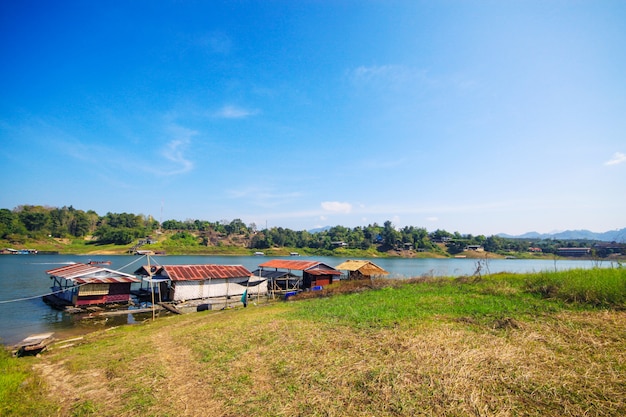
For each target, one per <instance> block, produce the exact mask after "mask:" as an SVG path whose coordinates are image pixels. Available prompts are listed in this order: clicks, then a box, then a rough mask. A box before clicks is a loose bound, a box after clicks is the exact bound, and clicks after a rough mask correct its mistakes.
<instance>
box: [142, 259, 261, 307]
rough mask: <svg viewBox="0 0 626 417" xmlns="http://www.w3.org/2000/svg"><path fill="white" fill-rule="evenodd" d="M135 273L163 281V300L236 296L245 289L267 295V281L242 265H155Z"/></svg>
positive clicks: (254, 293) (240, 294)
mask: <svg viewBox="0 0 626 417" xmlns="http://www.w3.org/2000/svg"><path fill="white" fill-rule="evenodd" d="M135 274H137V275H140V276H143V277H150V279H154V280H162V282H163V283H162V284H161V286H160V288H159V292H160V295H161V299H162V300H163V301H173V302H179V303H180V302H185V301H190V300H205V299H210V298H226V299H230V298H233V299H235V298H237V297H240V296H242V295H243V294H244V292H246V294H247V295H261V294H262V295H266V294H267V280H266V279H264V278H262V277H255V276H253V275H252V273H251V272H250V271H249V270H248V269H246V268H245V267H243V266H241V265H215V264H205V265H152V266H142V267H141V268H139V269H138V270H137V271H135ZM246 290H247V291H246Z"/></svg>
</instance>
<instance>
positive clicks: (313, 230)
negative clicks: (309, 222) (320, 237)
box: [308, 226, 332, 233]
mask: <svg viewBox="0 0 626 417" xmlns="http://www.w3.org/2000/svg"><path fill="white" fill-rule="evenodd" d="M331 227H332V226H324V227H318V228H317V229H311V230H308V232H309V233H319V232H325V231H327V230H329V229H330V228H331Z"/></svg>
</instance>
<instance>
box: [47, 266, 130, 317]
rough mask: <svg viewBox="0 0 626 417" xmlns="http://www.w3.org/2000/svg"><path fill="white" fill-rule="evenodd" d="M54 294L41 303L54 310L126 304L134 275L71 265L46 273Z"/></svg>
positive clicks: (100, 268) (95, 267) (96, 267)
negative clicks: (67, 307)
mask: <svg viewBox="0 0 626 417" xmlns="http://www.w3.org/2000/svg"><path fill="white" fill-rule="evenodd" d="M46 273H47V274H48V275H50V279H52V280H53V284H52V287H51V289H52V292H53V293H54V294H52V295H49V296H46V297H44V301H46V302H48V303H50V304H52V305H53V306H55V307H62V306H74V307H84V306H90V305H101V304H104V305H106V304H112V303H116V304H126V303H128V302H129V301H130V289H131V285H132V284H133V283H138V282H140V281H139V279H137V278H136V277H135V276H134V275H130V274H125V273H123V272H120V271H115V270H113V269H108V268H102V267H98V266H94V265H89V264H83V263H75V264H70V265H64V266H62V267H59V268H55V269H51V270H49V271H46Z"/></svg>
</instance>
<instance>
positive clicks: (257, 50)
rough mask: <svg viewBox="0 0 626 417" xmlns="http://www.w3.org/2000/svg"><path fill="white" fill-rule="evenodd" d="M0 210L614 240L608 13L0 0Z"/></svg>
mask: <svg viewBox="0 0 626 417" xmlns="http://www.w3.org/2000/svg"><path fill="white" fill-rule="evenodd" d="M0 175H1V178H2V181H1V184H2V186H1V188H0V190H1V192H0V208H8V209H11V210H12V209H15V208H16V207H18V206H20V205H43V206H50V207H64V206H68V207H69V206H73V207H74V208H76V209H80V210H85V211H87V210H94V211H96V212H97V213H98V214H100V215H105V214H106V213H108V212H111V213H124V212H125V213H135V214H143V215H146V216H152V217H153V218H155V219H156V220H159V221H165V220H169V219H174V220H180V221H185V220H188V219H194V220H195V219H199V220H208V221H212V222H214V221H227V222H230V221H232V220H234V219H241V220H242V221H243V222H244V223H246V224H252V223H254V224H255V225H256V226H257V228H259V229H262V228H265V227H283V228H290V229H293V230H310V229H313V228H317V227H323V226H336V225H341V226H345V227H350V228H353V227H357V226H367V225H369V224H374V223H378V224H379V225H382V224H384V223H385V222H386V221H388V220H389V221H391V222H392V224H393V225H394V226H396V227H398V228H401V227H404V226H415V227H424V228H426V229H427V230H429V231H434V230H437V229H443V230H447V231H449V232H460V233H462V234H474V235H479V234H482V235H486V236H489V235H492V234H497V233H508V234H522V233H525V232H530V231H536V232H540V233H549V232H552V231H557V230H578V229H587V230H591V231H594V232H604V231H609V230H614V229H620V228H623V227H626V214H625V213H626V2H624V1H621V0H619V1H603V0H592V1H574V0H572V1H565V0H559V1H556V0H555V1H550V0H540V1H534V0H524V1H516V0H510V1H495V0H494V1H468V0H463V1H461V0H458V1H455V0H442V1H430V0H429V1H419V0H410V1H394V0H389V1H383V0H359V1H348V0H345V1H343V0H335V1H331V0H328V1H322V0H316V1H308V0H299V1H291V0H284V1H282V0H274V1H272V0H267V1H246V0H239V1H237V0H231V1H217V0H213V1H191V0H189V1H187V0H176V1H167V0H163V1H158V2H155V1H152V0H150V1H142V0H133V1H126V0H125V1H119V0H107V1H99V0H93V1H82V0H81V1H57V2H50V1H30V0H7V1H2V2H0Z"/></svg>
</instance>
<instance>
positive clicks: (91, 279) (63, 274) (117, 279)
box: [46, 263, 139, 284]
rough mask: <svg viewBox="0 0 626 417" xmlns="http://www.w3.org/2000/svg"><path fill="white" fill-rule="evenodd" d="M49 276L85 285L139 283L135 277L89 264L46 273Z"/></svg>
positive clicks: (65, 267) (62, 267)
mask: <svg viewBox="0 0 626 417" xmlns="http://www.w3.org/2000/svg"><path fill="white" fill-rule="evenodd" d="M46 273H47V274H48V275H52V276H54V277H59V278H64V279H67V280H71V281H75V282H77V283H79V284H85V283H121V282H139V279H137V278H136V277H135V276H133V275H130V274H126V273H124V272H120V271H116V270H114V269H109V268H100V267H98V266H93V265H88V264H81V263H76V264H70V265H64V266H61V267H59V268H54V269H50V270H48V271H46Z"/></svg>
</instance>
